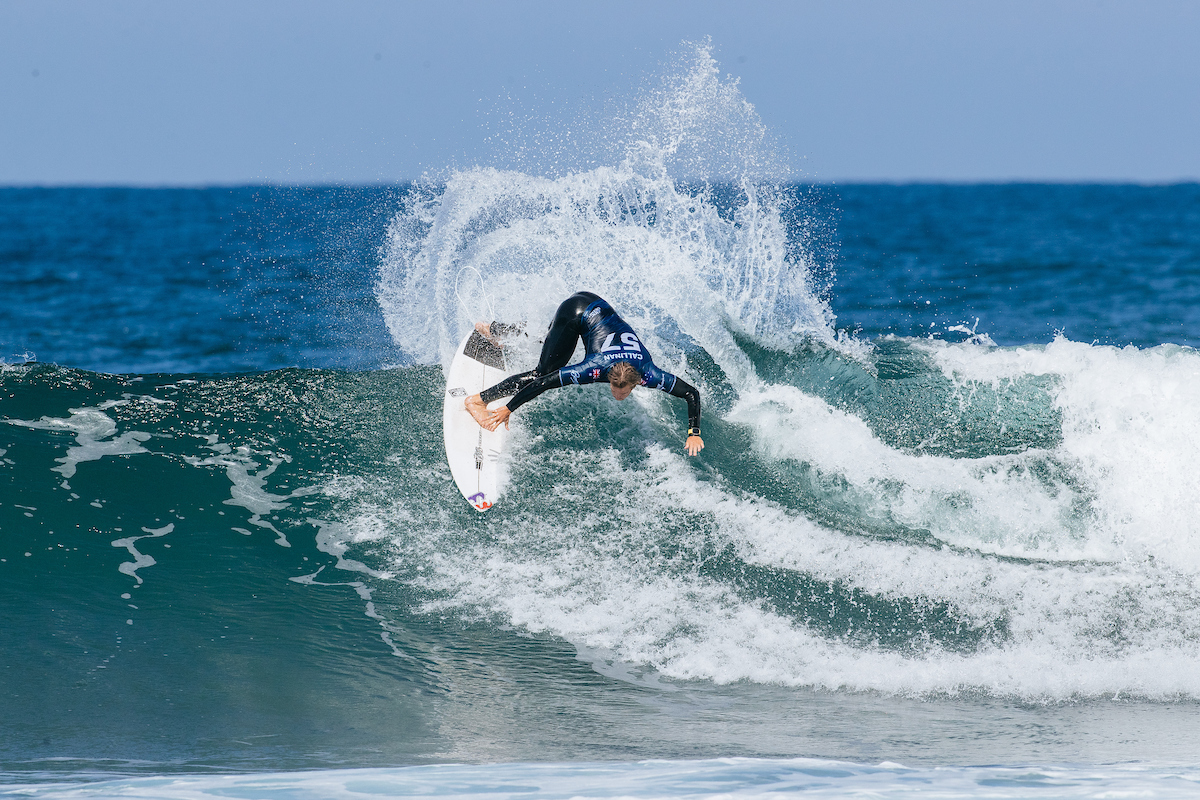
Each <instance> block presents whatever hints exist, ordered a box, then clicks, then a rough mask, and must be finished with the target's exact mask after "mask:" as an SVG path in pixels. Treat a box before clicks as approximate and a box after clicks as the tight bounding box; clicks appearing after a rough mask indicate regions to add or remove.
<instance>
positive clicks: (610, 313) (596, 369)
mask: <svg viewBox="0 0 1200 800" xmlns="http://www.w3.org/2000/svg"><path fill="white" fill-rule="evenodd" d="M582 321H583V326H584V330H583V333H582V338H583V346H584V349H585V350H586V355H585V357H584V359H583V361H580V362H579V363H578V364H571V365H568V366H566V367H563V368H562V369H560V370H559V371H558V376H559V380H560V381H561V385H562V386H566V385H567V384H571V383H573V384H576V385H579V386H583V385H586V384H589V383H607V382H608V373H609V371H610V370H611V369H612V367H613V365H614V364H616V363H617V362H618V361H628V362H629V363H630V364H631V365H632V366H633V367H635V368H636V369H637V371H638V372H640V373H641V374H642V382H641V385H642V386H645V387H646V388H647V389H659V390H661V391H664V392H670V391H671V390H672V389H674V388H675V380H676V378H675V376H674V375H672V374H671V373H669V372H664V371H663V370H661V369H659V368H658V367H656V366H654V361H653V360H651V358H650V353H649V352H648V351H647V350H646V348H645V346H643V345H642V341H641V339H639V338H638V335H637V334H636V333H635V332H634V330H633V328H631V327H630V326H629V323H628V322H626V321H625V320H623V319H621V315H620V314H618V313H617V312H616V311H615V310H614V309H613V307H612V306H610V305H609V304H608V303H607V302H605V301H604V300H597V301H596V302H594V303H592V304H591V305H589V306H588V307H587V309H586V310H585V311H584V312H583V320H582Z"/></svg>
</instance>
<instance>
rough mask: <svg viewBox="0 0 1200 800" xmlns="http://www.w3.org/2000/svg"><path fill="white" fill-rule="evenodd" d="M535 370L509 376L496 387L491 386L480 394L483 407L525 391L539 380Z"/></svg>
mask: <svg viewBox="0 0 1200 800" xmlns="http://www.w3.org/2000/svg"><path fill="white" fill-rule="evenodd" d="M538 377H539V376H538V375H537V373H536V371H535V370H530V371H529V372H521V373H518V374H517V375H509V376H508V377H507V378H505V379H504V380H502V381H500V382H499V383H497V384H496V385H495V386H490V387H488V388H487V389H484V390H483V391H482V392H480V393H479V397H480V399H481V400H482V401H483V405H484V406H486V405H487V404H488V403H490V402H492V401H493V400H499V399H500V398H501V397H512V396H513V395H514V394H516V393H517V392H519V391H521V390H522V389H524V388H525V387H526V386H527V385H529V384H530V383H532V382H533V381H535V380H537V379H538Z"/></svg>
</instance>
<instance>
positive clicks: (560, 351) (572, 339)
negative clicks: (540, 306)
mask: <svg viewBox="0 0 1200 800" xmlns="http://www.w3.org/2000/svg"><path fill="white" fill-rule="evenodd" d="M599 299H600V297H599V295H594V294H592V293H591V292H576V293H575V294H573V295H571V296H570V297H568V298H567V299H566V300H564V301H563V302H562V304H561V305H559V307H558V311H557V312H555V314H554V320H553V321H552V322H551V323H550V330H549V331H547V332H546V341H545V342H544V343H543V344H542V355H541V358H539V359H538V365H537V368H536V369H534V372H535V373H536V374H537V376H538V377H541V376H542V375H549V374H550V373H551V372H555V371H557V370H560V369H562V368H563V367H565V366H566V365H567V362H569V361H570V360H571V354H572V353H574V352H575V345H577V344H579V337H580V336H581V335H583V312H584V311H586V310H587V307H588V306H590V305H591V304H592V303H594V302H596V301H597V300H599Z"/></svg>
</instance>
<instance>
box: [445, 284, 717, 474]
mask: <svg viewBox="0 0 1200 800" xmlns="http://www.w3.org/2000/svg"><path fill="white" fill-rule="evenodd" d="M475 327H476V329H477V330H478V331H479V332H480V333H481V334H482V335H484V336H486V337H488V338H489V339H492V340H495V338H496V337H497V336H500V335H503V334H504V333H505V332H507V331H511V330H512V328H511V326H506V325H503V324H501V323H496V322H492V323H485V322H480V323H477V324H476V326H475ZM580 337H582V338H583V346H584V348H585V350H586V353H585V354H584V358H583V361H580V362H579V363H578V364H571V365H570V366H568V365H567V361H569V360H570V358H571V354H572V353H574V352H575V345H576V343H578V341H579V339H580ZM589 383H607V384H608V387H609V389H610V390H611V391H612V396H613V397H614V398H616V399H617V400H624V399H625V398H626V397H629V395H630V393H631V392H633V388H634V387H635V386H645V387H646V388H648V389H658V390H660V391H663V392H666V393H667V394H669V395H671V396H672V397H680V398H683V399H684V400H686V401H687V407H688V431H687V441H686V443H685V444H684V449H686V450H687V452H688V454H689V455H693V456H694V455H696V454H697V453H699V452H700V451H701V450H703V449H704V440H703V439H701V438H700V393H699V392H698V391H696V387H694V386H692V385H691V384H690V383H688V382H687V381H685V380H683V379H682V378H679V377H676V376H675V375H672V374H671V373H669V372H665V371H663V370H661V369H659V368H658V367H656V366H654V362H653V361H651V360H650V353H648V352H647V351H646V348H645V347H643V346H642V342H641V340H640V339H638V336H637V334H636V333H634V331H633V328H631V327H629V323H627V322H626V321H625V320H623V319H621V317H620V315H618V314H617V312H616V311H615V310H613V307H612V306H611V305H609V304H608V303H607V302H606V301H604V300H603V299H601V297H600V296H599V295H596V294H593V293H592V292H576V293H575V294H573V295H571V296H570V297H568V298H567V299H566V300H564V301H563V303H562V305H560V306H559V307H558V311H557V312H556V313H555V315H554V319H553V320H552V321H551V323H550V330H549V332H548V333H547V334H546V341H545V342H544V343H543V344H542V355H541V358H539V359H538V365H537V367H535V368H534V369H532V370H530V371H529V372H522V373H520V374H518V375H510V376H509V377H507V378H505V379H504V380H502V381H500V383H497V384H496V385H495V386H492V387H491V388H488V389H484V390H483V391H482V392H480V393H479V394H475V395H471V396H470V397H468V398H467V400H466V406H467V411H469V412H470V413H471V416H472V417H474V418H475V421H476V422H478V423H479V424H480V426H482V427H483V428H486V429H487V430H489V431H494V430H496V428H498V427H499V426H500V424H501V423H503V424H504V425H505V426H506V427H507V425H508V418H509V416H510V415H511V414H512V412H514V411H516V410H517V409H518V408H520V407H521V406H523V405H525V404H526V403H528V402H529V401H530V400H532V399H533V398H535V397H537V396H538V395H539V394H541V393H542V392H544V391H546V390H547V389H557V388H559V387H562V386H566V385H568V384H575V385H577V386H582V385H585V384H589ZM510 396H511V397H512V400H509V401H508V404H507V405H505V406H501V407H500V408H498V409H496V410H495V411H490V410H488V407H487V406H488V403H491V402H493V401H495V400H499V399H500V398H502V397H510Z"/></svg>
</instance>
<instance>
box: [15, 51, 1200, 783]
mask: <svg viewBox="0 0 1200 800" xmlns="http://www.w3.org/2000/svg"><path fill="white" fill-rule="evenodd" d="M701 56H702V57H701V58H699V60H698V61H697V63H696V64H694V65H692V66H691V67H689V70H690V71H688V70H685V73H684V74H683V75H682V77H680V78H679V79H678V80H676V81H675V82H672V81H671V80H667V81H666V82H665V83H664V88H663V89H662V90H661V92H665V93H667V94H668V95H670V93H671V92H675V93H676V95H677V96H676V97H675V99H677V100H678V99H686V100H692V101H694V102H691V103H690V104H688V103H682V102H664V100H663V95H662V94H661V93H660V94H655V93H651V94H650V95H649V96H648V99H647V100H646V102H645V103H644V104H643V106H641V107H640V108H641V111H640V112H639V114H638V115H635V121H636V122H637V124H636V125H633V124H631V125H630V132H629V133H628V135H627V137H626V139H622V140H620V141H618V142H616V145H617V146H615V149H616V150H617V151H618V152H620V153H622V154H623V155H621V156H620V157H619V158H617V159H615V160H614V161H613V163H611V164H607V165H603V166H599V167H594V168H588V169H584V170H574V171H571V170H567V171H563V172H560V173H549V172H548V173H547V174H538V173H536V172H532V171H530V172H524V171H522V172H518V171H504V170H497V169H492V168H488V167H478V168H473V169H465V170H459V171H455V172H450V173H448V174H447V175H446V176H442V177H439V178H438V179H437V180H432V179H431V180H428V181H421V182H417V183H415V184H412V185H405V186H396V187H310V188H288V187H250V188H207V189H128V188H124V189H123V188H58V189H39V188H8V189H0V288H2V290H3V291H2V292H0V309H2V310H0V353H2V354H3V356H4V357H3V362H4V363H3V365H2V366H0V608H2V609H3V613H4V617H3V624H0V655H2V660H0V666H2V669H0V795H4V796H8V795H13V796H41V797H68V796H70V797H74V796H88V797H195V796H205V795H214V796H222V797H228V796H239V797H252V796H253V797H282V796H289V797H290V796H294V797H310V796H311V797H342V796H346V797H349V796H362V795H380V794H384V795H406V796H429V795H438V796H464V797H465V796H474V795H480V794H487V795H489V796H500V797H507V796H516V795H520V796H523V797H547V798H550V797H566V796H581V795H586V796H599V797H606V796H640V797H710V796H714V795H718V794H719V795H722V796H726V795H732V796H758V795H771V796H789V795H798V794H801V793H803V794H805V795H810V794H816V795H821V794H825V795H845V794H861V793H869V794H871V795H873V796H885V797H891V796H909V795H914V794H919V795H927V794H931V793H936V794H940V795H942V796H948V797H955V796H975V795H980V794H987V795H988V796H998V797H1076V796H1096V795H1099V794H1104V793H1108V794H1109V795H1110V796H1113V795H1115V794H1124V793H1134V794H1136V793H1148V794H1153V795H1155V796H1176V795H1178V796H1194V795H1195V793H1196V781H1197V767H1198V766H1200V755H1198V753H1197V746H1196V744H1195V742H1196V741H1198V740H1200V737H1198V736H1197V734H1198V733H1200V588H1198V587H1200V580H1198V578H1200V523H1198V522H1197V514H1196V511H1197V501H1196V499H1195V495H1196V492H1195V485H1196V481H1195V468H1194V465H1195V463H1196V460H1197V455H1198V454H1200V424H1198V423H1197V422H1196V419H1197V414H1196V409H1197V408H1198V407H1200V355H1198V354H1197V351H1196V350H1195V349H1194V348H1195V347H1196V345H1197V337H1200V318H1198V317H1197V312H1196V311H1195V309H1196V307H1197V303H1196V302H1195V299H1196V293H1197V287H1198V286H1200V224H1198V223H1200V186H1196V185H1178V186H1071V185H996V186H992V185H978V186H975V185H960V186H946V185H913V186H884V185H850V186H809V185H806V184H796V183H782V182H778V181H775V182H773V181H771V180H769V179H768V178H769V175H770V172H771V168H770V165H771V163H773V162H771V159H770V157H769V156H770V154H769V152H768V150H766V149H764V147H765V145H763V141H764V139H763V137H762V134H763V131H762V130H761V127H760V126H759V124H758V122H757V118H756V117H755V116H754V114H753V109H752V108H750V107H748V105H747V104H746V103H745V102H744V100H743V99H742V98H741V97H740V94H739V93H738V91H737V89H736V85H733V84H731V83H729V82H728V81H727V80H726V79H723V78H721V77H720V75H719V72H718V71H716V70H715V66H714V65H713V64H712V63H711V61H710V60H705V57H704V54H703V53H702V54H701ZM668 99H670V98H669V97H668ZM680 107H687V108H690V109H692V110H693V111H695V110H696V109H699V111H700V112H702V113H694V114H692V116H690V117H688V119H687V121H686V124H683V123H681V122H680V121H679V119H677V118H676V117H674V116H672V113H673V112H672V111H671V109H678V108H680ZM606 135H612V132H611V131H607V132H606ZM756 137H757V138H756ZM714 142H715V143H716V144H714ZM730 143H732V144H730ZM718 157H719V158H722V159H725V161H723V162H721V163H719V164H717V165H716V166H715V167H713V169H714V171H715V173H716V174H720V175H721V176H722V180H721V181H719V182H713V183H704V182H698V181H695V180H694V179H693V176H694V173H695V165H696V164H697V163H699V162H700V161H703V163H705V164H708V165H713V164H714V163H715V162H714V159H715V158H718ZM764 174H766V175H767V176H768V178H764ZM739 175H741V176H742V177H740V178H739ZM577 289H590V290H593V291H597V292H599V293H600V294H602V295H603V296H605V297H606V298H609V299H610V300H612V302H613V303H614V304H615V305H616V306H617V308H618V309H619V310H620V311H621V312H622V313H623V314H624V315H625V316H626V318H627V319H629V320H630V322H631V323H633V325H634V327H635V328H636V329H637V330H638V331H639V334H640V335H641V337H642V339H643V340H644V341H645V342H646V343H647V346H648V347H649V348H650V349H651V351H652V352H653V354H654V356H655V359H656V361H657V362H658V363H660V364H661V365H663V366H664V367H665V368H667V369H670V370H672V371H676V372H678V373H679V374H682V375H685V376H686V377H687V378H688V380H689V381H691V382H693V383H695V384H696V385H697V386H698V387H700V389H701V392H702V395H703V397H704V409H705V411H704V413H705V417H704V426H703V427H704V430H705V441H706V444H707V447H706V449H705V450H704V452H703V453H702V454H701V456H700V457H698V458H695V459H689V458H688V457H687V456H686V455H684V454H683V453H682V451H681V447H682V437H681V433H682V430H683V427H684V426H685V424H686V418H685V414H684V410H683V409H682V408H680V407H678V406H679V405H680V404H675V403H672V402H671V400H670V399H669V398H666V397H660V396H659V395H658V394H653V393H645V395H646V396H643V395H642V394H639V393H635V394H634V401H633V402H627V403H624V404H617V403H615V402H613V401H612V400H611V398H609V397H607V395H606V393H602V392H595V391H593V392H588V391H584V390H574V389H565V390H562V391H560V392H554V393H550V394H547V395H545V396H543V397H542V398H539V400H538V401H537V402H536V403H531V404H529V405H528V406H526V407H524V408H522V409H521V412H520V413H519V414H518V415H515V417H514V424H513V434H512V437H511V439H510V450H509V454H510V459H509V461H508V463H507V466H506V469H507V484H506V487H505V490H504V494H503V496H502V498H501V502H500V503H498V504H497V506H496V507H495V508H493V509H492V510H491V511H489V512H487V513H486V514H479V513H477V512H476V511H474V510H473V509H472V508H471V507H470V506H468V505H467V504H466V503H465V502H464V501H462V499H461V496H460V495H459V493H458V492H457V490H456V488H455V487H454V485H453V483H452V482H451V480H450V476H449V471H448V468H447V467H446V465H445V461H444V454H443V450H442V443H441V432H440V424H439V419H440V412H441V398H442V394H443V389H444V381H443V378H442V368H443V366H444V365H445V364H446V361H447V358H448V355H449V351H450V348H452V347H453V344H454V343H456V342H457V341H458V340H459V338H460V337H461V335H462V334H463V333H464V332H465V331H466V330H468V329H469V327H470V325H471V323H472V322H473V321H475V320H478V319H488V318H499V319H504V320H509V321H526V322H529V323H530V329H531V330H535V329H536V328H537V327H538V326H539V325H541V324H544V321H545V320H547V319H548V318H549V314H550V312H551V311H552V310H553V308H554V306H555V305H556V304H557V302H558V301H559V300H561V299H562V298H563V297H565V296H566V295H567V294H568V293H570V292H571V291H574V290H577ZM536 352H537V341H536V337H531V339H530V340H529V342H517V343H514V344H513V345H511V349H510V353H511V355H512V357H513V359H514V361H515V362H517V363H518V364H521V363H527V362H530V361H531V360H533V359H534V358H535V357H536Z"/></svg>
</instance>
